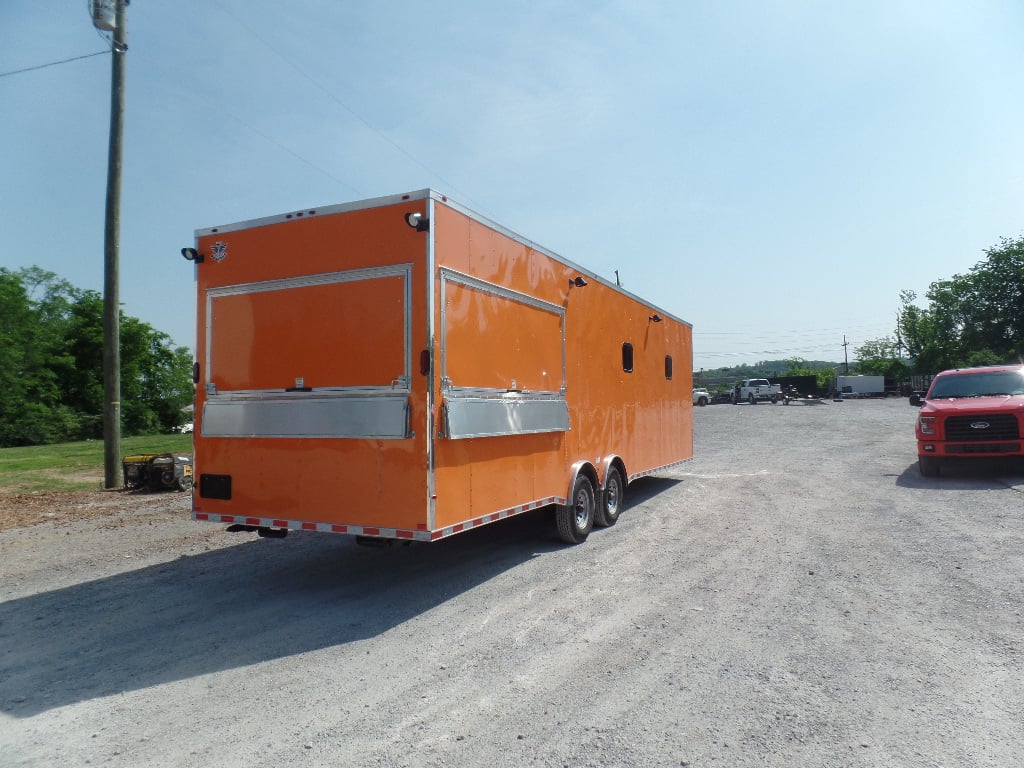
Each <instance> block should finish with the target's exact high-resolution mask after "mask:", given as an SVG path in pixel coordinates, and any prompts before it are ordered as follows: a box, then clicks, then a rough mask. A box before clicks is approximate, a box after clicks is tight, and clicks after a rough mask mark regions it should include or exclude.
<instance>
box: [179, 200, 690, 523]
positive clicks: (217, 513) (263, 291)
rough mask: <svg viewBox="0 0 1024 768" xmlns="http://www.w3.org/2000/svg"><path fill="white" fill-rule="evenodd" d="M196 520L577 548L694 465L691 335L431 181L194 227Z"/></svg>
mask: <svg viewBox="0 0 1024 768" xmlns="http://www.w3.org/2000/svg"><path fill="white" fill-rule="evenodd" d="M182 254H183V255H184V256H185V257H186V258H187V259H189V260H190V261H192V262H193V264H194V265H195V276H196V289H197V292H198V301H197V307H198V315H197V325H196V327H197V329H198V333H197V336H198V338H197V349H196V359H197V361H198V362H197V364H196V367H195V369H194V372H195V381H196V402H195V413H194V418H195V428H196V432H195V435H194V436H193V439H194V445H195V448H194V450H195V457H196V466H197V485H196V489H195V492H194V494H193V506H192V517H193V518H194V519H195V520H203V521H211V522H217V523H227V524H229V525H231V526H232V528H233V529H235V530H238V529H241V530H254V531H257V532H259V533H260V535H263V536H280V535H283V534H285V533H287V531H289V530H304V531H322V532H335V533H347V534H355V535H356V536H358V537H360V540H361V541H363V542H365V543H369V542H368V541H367V540H369V539H372V540H416V541H434V540H437V539H440V538H444V537H446V536H450V535H453V534H457V533H459V532H461V531H466V530H469V529H471V528H474V527H477V526H480V525H484V524H487V523H492V522H495V521H498V520H501V519H503V518H505V517H509V516H511V515H516V514H519V513H522V512H526V511H528V510H532V509H535V508H538V507H543V506H548V505H554V517H555V521H556V524H557V528H558V531H559V534H560V536H561V537H562V539H564V540H565V541H566V542H569V543H579V542H582V541H583V540H584V539H586V538H587V535H588V534H589V533H590V531H591V528H592V526H593V525H595V524H596V525H599V526H609V525H613V524H614V523H615V521H616V520H617V518H618V516H619V514H620V513H621V511H622V509H623V499H624V494H625V491H626V486H627V483H629V482H631V481H632V480H634V479H635V478H638V477H641V476H644V475H649V474H654V473H658V472H661V471H664V470H666V469H668V468H669V467H673V466H675V465H677V464H679V463H682V462H685V461H687V460H689V459H690V458H692V456H693V405H692V402H691V401H690V400H687V399H686V391H687V390H692V387H693V376H692V370H693V346H692V327H691V325H690V324H689V323H687V322H685V321H683V320H680V319H678V318H676V317H674V316H673V315H671V314H669V313H668V312H666V311H664V310H663V309H660V308H657V307H654V306H652V305H650V304H648V303H647V302H645V301H643V300H641V299H639V298H638V297H636V296H634V295H632V294H630V293H628V292H626V291H624V290H622V289H621V288H620V287H619V286H617V285H616V284H615V283H614V282H609V281H607V280H605V279H603V278H601V277H598V276H597V275H595V274H593V273H591V272H588V271H587V270H584V269H582V268H581V267H579V266H577V265H575V264H573V263H571V262H569V261H566V260H564V259H562V258H561V257H559V256H557V255H556V254H554V253H552V252H550V251H547V250H545V249H543V248H542V247H540V246H538V245H536V244H534V243H532V242H531V241H529V240H527V239H525V238H523V237H522V236H520V235H517V234H515V233H513V232H510V231H508V230H506V229H504V228H503V227H501V226H499V225H498V224H496V223H494V222H492V221H490V220H488V219H485V218H483V217H481V216H479V215H477V214H475V213H473V212H472V211H469V210H468V209H466V208H464V207H462V206H460V205H458V204H457V203H455V202H454V201H452V200H450V199H449V198H448V197H446V196H444V195H441V194H439V193H437V192H435V191H433V190H422V191H420V192H414V193H410V194H405V195H395V196H392V197H386V198H379V199H375V200H365V201H360V202H356V203H348V204H344V205H338V206H332V207H328V208H320V209H316V210H307V211H298V212H293V213H288V214H284V215H280V216H273V217H269V218H264V219H259V220H254V221H248V222H243V223H240V224H231V225H227V226H220V227H213V228H209V229H201V230H198V231H197V232H196V242H195V247H194V248H185V249H182Z"/></svg>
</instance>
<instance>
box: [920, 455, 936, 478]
mask: <svg viewBox="0 0 1024 768" xmlns="http://www.w3.org/2000/svg"><path fill="white" fill-rule="evenodd" d="M917 466H918V468H919V469H920V470H921V474H922V475H924V476H925V477H938V476H939V473H940V470H939V460H938V459H937V458H935V457H934V456H918V457H917Z"/></svg>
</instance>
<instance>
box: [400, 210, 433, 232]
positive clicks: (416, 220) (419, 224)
mask: <svg viewBox="0 0 1024 768" xmlns="http://www.w3.org/2000/svg"><path fill="white" fill-rule="evenodd" d="M405 223H406V224H408V225H409V226H410V227H412V228H413V229H415V230H416V231H417V232H426V231H427V230H429V229H430V219H427V218H425V217H424V216H423V214H422V213H419V212H418V211H417V212H413V213H407V214H405Z"/></svg>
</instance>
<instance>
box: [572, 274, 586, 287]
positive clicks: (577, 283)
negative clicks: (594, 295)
mask: <svg viewBox="0 0 1024 768" xmlns="http://www.w3.org/2000/svg"><path fill="white" fill-rule="evenodd" d="M586 284H587V281H586V280H584V279H583V278H582V277H578V276H577V277H576V279H573V278H571V277H570V278H569V287H570V288H572V287H573V286H576V287H577V288H582V287H583V286H585V285H586Z"/></svg>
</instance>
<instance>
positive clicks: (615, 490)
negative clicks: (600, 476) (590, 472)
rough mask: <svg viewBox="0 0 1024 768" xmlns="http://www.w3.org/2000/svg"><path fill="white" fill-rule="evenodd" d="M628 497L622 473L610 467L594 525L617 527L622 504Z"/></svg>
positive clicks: (595, 514) (595, 513)
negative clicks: (616, 523)
mask: <svg viewBox="0 0 1024 768" xmlns="http://www.w3.org/2000/svg"><path fill="white" fill-rule="evenodd" d="M625 497H626V484H625V483H624V482H622V473H621V472H619V470H618V468H617V467H608V473H607V474H606V475H605V478H604V493H602V494H601V503H600V504H599V505H598V506H597V509H596V510H595V511H594V525H599V526H601V527H602V528H609V527H611V526H613V525H615V522H616V521H617V520H618V519H619V514H620V513H621V512H622V502H623V500H624V499H625Z"/></svg>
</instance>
